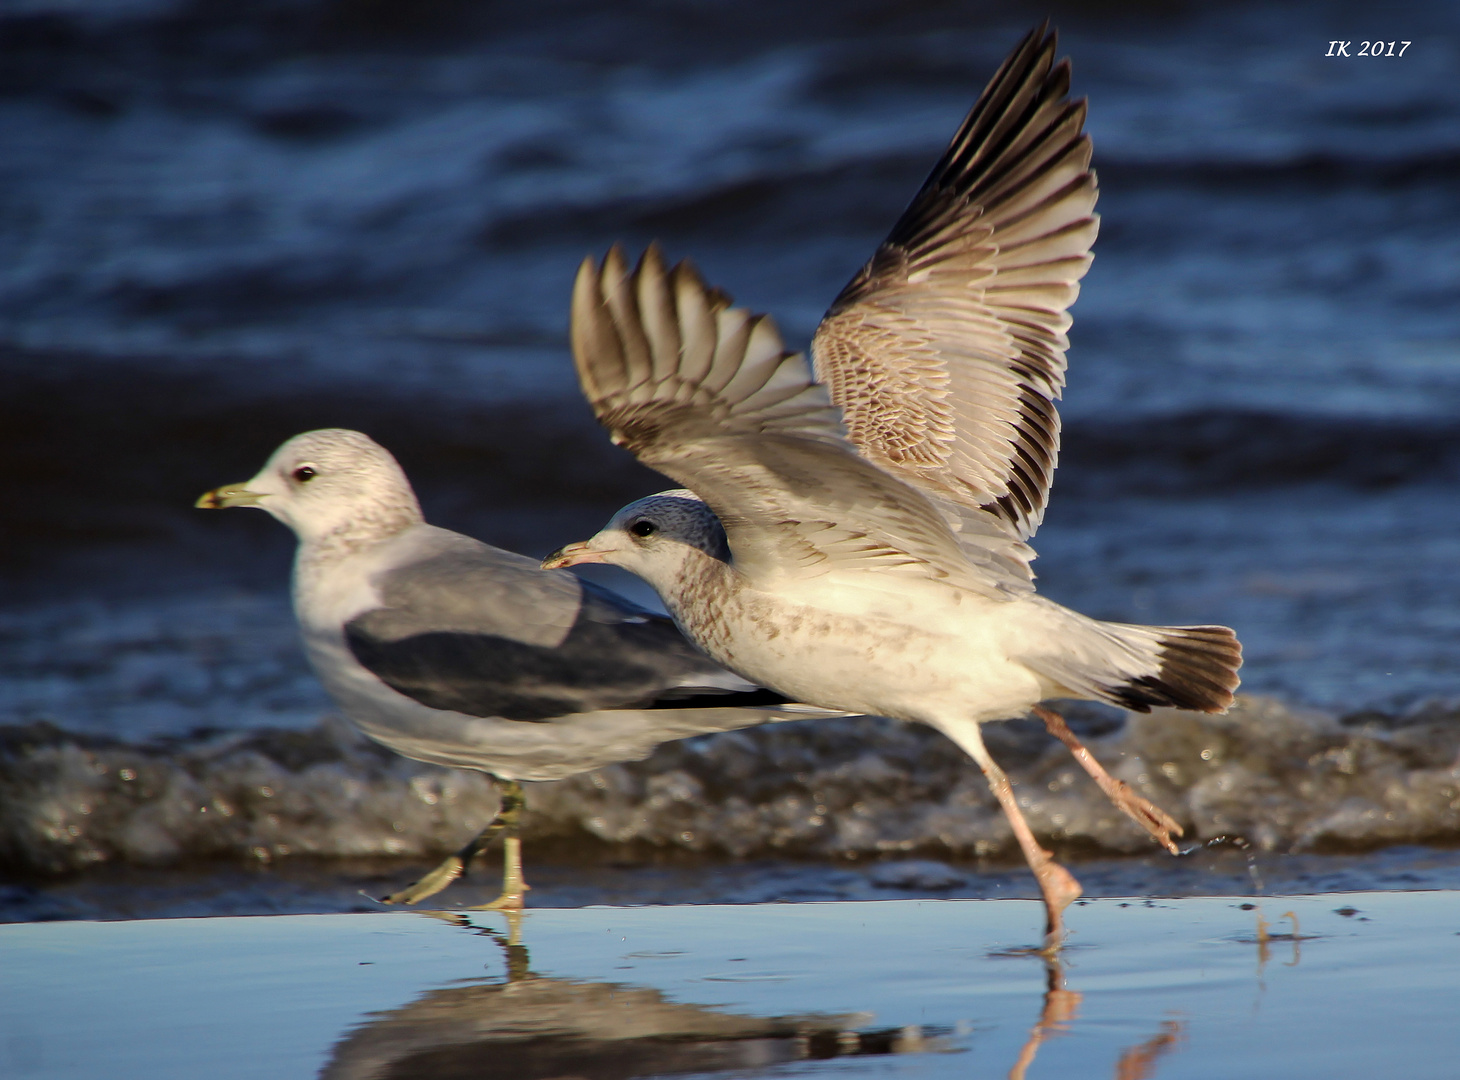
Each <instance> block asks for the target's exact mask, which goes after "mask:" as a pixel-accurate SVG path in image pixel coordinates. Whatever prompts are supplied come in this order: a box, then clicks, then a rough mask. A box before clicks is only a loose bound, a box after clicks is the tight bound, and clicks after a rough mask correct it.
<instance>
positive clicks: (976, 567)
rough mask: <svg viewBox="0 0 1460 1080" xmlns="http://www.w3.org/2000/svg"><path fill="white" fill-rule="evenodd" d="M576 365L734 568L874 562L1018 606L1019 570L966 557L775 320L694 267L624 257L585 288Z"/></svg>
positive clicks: (614, 425)
mask: <svg viewBox="0 0 1460 1080" xmlns="http://www.w3.org/2000/svg"><path fill="white" fill-rule="evenodd" d="M572 342H573V358H574V362H575V363H576V364H577V368H578V377H579V381H580V382H581V383H582V385H583V392H584V394H585V395H586V396H587V398H588V401H589V404H591V405H592V406H593V411H594V413H595V414H596V415H597V416H598V419H599V422H600V423H602V424H603V426H604V427H606V428H607V429H608V430H609V432H610V434H611V435H612V437H613V441H614V442H615V443H617V444H618V445H620V446H622V447H624V448H626V449H628V450H629V451H631V452H632V453H633V454H634V455H635V456H636V457H637V458H638V459H639V460H640V461H642V462H643V463H644V464H646V465H648V466H650V467H651V468H654V469H657V470H658V471H660V472H662V473H664V474H665V475H666V476H669V477H672V478H673V479H674V480H676V481H678V482H679V483H681V484H683V485H685V486H686V487H688V488H691V489H692V490H694V491H695V492H696V493H697V494H698V495H699V496H700V497H701V498H703V499H704V500H705V502H706V503H708V504H709V506H710V508H711V509H713V510H714V511H715V513H716V514H717V515H718V516H719V518H720V520H721V522H722V523H723V524H724V526H725V531H726V535H727V537H728V538H729V541H730V548H731V551H732V552H733V553H734V557H735V564H736V566H737V567H738V568H740V569H741V570H742V571H743V572H745V573H747V574H750V575H752V576H754V575H757V574H766V575H785V574H804V575H816V574H821V573H826V572H829V571H832V570H835V569H838V568H850V567H853V566H858V567H866V566H877V567H879V568H883V569H887V570H890V571H892V572H893V573H899V574H911V575H914V576H918V577H922V578H925V579H933V580H938V581H948V582H951V583H956V584H957V585H958V586H959V587H960V588H964V589H968V590H971V591H975V592H978V593H982V594H984V595H988V596H991V597H1005V596H1008V595H1009V593H1010V590H1009V589H1008V588H1007V587H1006V586H1004V585H1003V584H1002V581H1003V580H1004V579H1005V578H1007V576H1008V575H1007V569H1006V568H1004V567H1001V566H997V565H996V564H995V560H994V559H993V558H992V557H991V556H990V557H986V558H984V559H983V560H982V562H981V563H980V562H978V561H977V560H974V559H970V558H969V557H968V556H967V555H966V554H965V553H963V552H962V551H961V550H960V548H959V545H958V542H957V540H956V539H955V537H954V535H953V534H952V532H950V531H949V528H948V525H947V522H946V520H945V515H944V514H943V513H942V512H941V511H940V510H939V509H938V508H937V507H936V506H934V504H933V503H932V502H931V501H929V500H928V499H927V498H926V497H924V496H923V495H921V494H920V493H919V492H918V491H917V490H915V489H914V488H912V487H911V486H909V485H908V484H906V483H904V482H903V481H901V480H900V479H899V478H897V477H896V476H893V475H890V474H889V473H888V472H886V471H885V470H883V469H881V468H878V467H877V466H875V465H873V464H872V463H870V462H868V461H867V460H866V459H865V458H863V457H861V456H860V455H859V454H858V453H857V451H856V448H855V447H854V446H853V445H852V444H851V443H850V442H848V441H847V438H846V435H845V433H844V429H843V427H842V420H841V412H840V410H838V409H837V407H836V406H835V405H833V404H832V402H831V399H830V397H829V396H828V394H827V390H826V387H825V386H823V385H822V384H820V383H818V382H817V381H816V379H815V376H814V375H813V374H812V371H811V365H810V364H809V363H807V361H806V358H805V356H804V355H802V354H801V353H792V352H788V351H787V350H786V349H785V347H784V345H783V344H782V342H781V336H780V334H779V332H778V331H777V330H776V327H775V324H774V323H773V322H772V321H771V320H770V319H769V318H767V317H766V316H763V315H755V314H752V313H750V312H748V311H745V310H744V309H742V308H735V307H731V306H729V298H728V297H726V296H725V295H724V294H723V293H721V292H718V291H716V290H711V289H709V288H707V287H706V286H705V284H704V282H703V281H701V280H700V277H699V275H698V274H697V273H696V272H695V271H694V269H693V268H692V267H691V266H689V265H688V264H687V263H680V264H679V265H678V266H676V267H674V268H673V269H672V270H669V269H666V268H665V265H664V260H663V258H662V257H661V256H660V254H659V250H658V248H657V247H650V248H649V250H648V251H647V252H646V253H645V254H644V257H643V259H642V260H641V261H640V263H639V266H638V268H637V269H636V270H634V271H633V272H632V273H630V272H629V269H628V266H627V263H626V262H625V261H624V257H623V252H622V251H621V250H620V249H619V248H617V247H615V248H614V249H613V250H611V251H610V252H609V253H608V256H607V257H606V258H605V259H604V261H603V266H602V267H601V268H600V267H598V266H596V265H595V264H594V261H593V260H592V259H591V258H590V259H587V260H585V261H584V263H583V265H582V266H581V267H580V268H579V271H578V279H577V281H576V282H575V284H574V287H573V314H572Z"/></svg>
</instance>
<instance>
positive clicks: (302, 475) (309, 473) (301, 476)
mask: <svg viewBox="0 0 1460 1080" xmlns="http://www.w3.org/2000/svg"><path fill="white" fill-rule="evenodd" d="M290 475H291V476H293V477H294V479H295V480H297V481H298V482H299V483H301V484H304V483H308V482H309V481H310V480H313V479H314V478H315V477H316V476H318V475H319V473H318V472H316V471H315V469H314V466H313V465H301V466H299V468H297V469H295V470H294V472H293V473H291V474H290Z"/></svg>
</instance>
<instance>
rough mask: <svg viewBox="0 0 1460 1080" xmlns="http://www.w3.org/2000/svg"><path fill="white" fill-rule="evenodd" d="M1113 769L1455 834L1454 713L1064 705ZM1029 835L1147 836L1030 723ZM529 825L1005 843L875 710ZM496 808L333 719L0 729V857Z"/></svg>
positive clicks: (288, 846)
mask: <svg viewBox="0 0 1460 1080" xmlns="http://www.w3.org/2000/svg"><path fill="white" fill-rule="evenodd" d="M1071 716H1072V719H1073V722H1074V724H1075V725H1076V726H1077V727H1078V728H1081V729H1083V731H1084V733H1085V737H1086V739H1087V745H1089V746H1090V748H1091V749H1092V750H1093V751H1094V752H1095V754H1096V755H1097V756H1098V757H1099V758H1100V759H1101V760H1102V761H1104V762H1105V763H1106V764H1107V766H1108V767H1109V768H1110V771H1111V773H1112V774H1113V775H1115V776H1116V777H1118V778H1120V779H1123V780H1125V781H1127V782H1128V783H1130V784H1131V785H1132V787H1134V788H1135V789H1136V790H1137V791H1139V792H1140V793H1142V794H1143V795H1145V796H1147V797H1148V798H1151V799H1152V800H1154V801H1155V802H1157V803H1158V804H1159V805H1161V806H1162V807H1164V808H1165V809H1166V810H1167V811H1169V812H1170V813H1171V814H1172V815H1173V816H1174V817H1175V818H1176V819H1177V820H1178V821H1179V822H1180V823H1181V824H1182V826H1183V827H1184V828H1185V829H1186V838H1185V839H1186V841H1188V842H1190V843H1192V844H1201V843H1205V842H1210V841H1214V840H1218V839H1220V838H1227V839H1229V840H1231V841H1233V842H1236V843H1240V844H1244V845H1250V846H1251V847H1253V848H1255V849H1257V850H1261V851H1270V852H1331V851H1342V850H1362V849H1368V848H1375V847H1380V846H1384V845H1389V844H1399V843H1411V842H1419V841H1437V840H1438V841H1445V840H1449V841H1453V840H1454V839H1455V838H1456V836H1457V835H1460V712H1457V711H1456V710H1455V709H1453V708H1446V707H1441V706H1438V705H1432V706H1430V707H1428V708H1424V709H1420V710H1417V711H1414V712H1412V713H1410V714H1407V715H1403V716H1393V715H1384V714H1379V713H1359V714H1355V715H1351V716H1345V717H1341V718H1336V717H1333V716H1330V715H1327V714H1322V713H1317V712H1311V711H1299V710H1292V709H1288V708H1285V707H1284V706H1282V705H1280V704H1278V703H1276V702H1274V701H1271V700H1267V699H1262V698H1245V699H1242V700H1241V702H1240V704H1239V705H1238V706H1237V707H1235V708H1234V709H1233V710H1232V711H1231V712H1230V713H1229V714H1227V715H1225V716H1205V715H1196V714H1190V713H1180V712H1174V711H1159V712H1155V713H1152V714H1150V715H1148V716H1136V715H1133V716H1130V717H1129V718H1127V719H1125V720H1124V722H1121V721H1120V720H1119V719H1118V718H1114V717H1113V714H1107V713H1099V714H1097V713H1095V712H1093V711H1086V710H1084V709H1083V707H1079V708H1077V709H1072V710H1071ZM986 737H987V740H988V743H989V746H990V749H991V750H992V752H993V753H994V754H995V756H996V757H997V758H999V759H1000V760H1001V761H1002V762H1003V763H1004V764H1005V766H1006V768H1008V770H1009V772H1010V774H1011V776H1012V777H1013V779H1014V783H1015V786H1016V789H1017V790H1018V791H1019V795H1020V802H1021V805H1022V806H1023V807H1024V810H1025V813H1026V815H1027V816H1028V818H1029V820H1030V822H1031V824H1032V825H1033V827H1034V829H1035V831H1036V833H1037V834H1038V835H1039V836H1040V837H1041V838H1042V839H1043V840H1044V841H1045V842H1047V843H1052V844H1054V845H1055V846H1056V847H1059V848H1064V849H1067V850H1074V851H1078V852H1085V853H1089V854H1096V853H1105V854H1132V853H1139V852H1145V851H1148V850H1150V841H1149V840H1148V839H1147V838H1146V836H1145V834H1144V833H1143V832H1141V831H1140V830H1139V829H1138V828H1137V827H1135V826H1134V825H1133V824H1132V823H1131V822H1130V821H1129V820H1128V819H1126V818H1125V817H1124V816H1123V815H1121V814H1120V813H1119V812H1118V811H1116V810H1115V809H1114V808H1113V807H1112V806H1111V805H1110V804H1109V803H1108V802H1107V801H1106V800H1105V798H1104V797H1103V796H1102V795H1101V794H1100V793H1099V792H1098V791H1097V790H1096V789H1095V787H1094V785H1093V784H1092V783H1091V782H1090V781H1089V780H1088V778H1087V777H1086V776H1085V775H1084V774H1083V772H1082V771H1081V770H1080V769H1079V768H1078V767H1077V766H1076V765H1075V764H1074V762H1073V761H1072V760H1071V759H1070V758H1069V756H1068V754H1067V753H1066V752H1065V750H1064V749H1063V748H1062V747H1061V746H1059V745H1058V744H1056V743H1054V742H1053V741H1052V740H1050V739H1049V738H1048V737H1047V736H1046V735H1045V734H1044V732H1043V730H1042V727H1040V726H1038V725H1035V724H1032V723H1030V722H1023V721H1015V722H1009V723H1005V724H994V725H990V726H989V727H987V728H986ZM528 788H529V790H528V809H529V816H528V821H527V825H526V831H525V833H524V835H525V837H526V838H527V839H528V840H529V841H535V840H545V839H549V838H553V839H556V840H558V841H562V842H566V843H568V844H569V845H586V846H588V847H600V846H601V845H644V846H648V847H653V848H679V849H685V850H690V851H697V852H710V853H719V854H727V855H731V856H736V857H751V856H764V855H773V854H778V855H795V856H814V857H823V858H824V857H836V858H861V857H867V856H876V855H879V854H886V853H897V852H917V853H922V854H926V855H936V856H950V857H967V856H991V855H1004V854H1012V853H1013V852H1014V851H1015V848H1014V843H1013V840H1012V837H1011V836H1010V833H1009V828H1008V825H1007V823H1006V821H1005V819H1004V818H1003V816H1002V815H1001V814H1000V812H999V809H998V807H997V805H996V804H995V803H994V801H993V798H992V796H991V795H990V794H989V792H988V789H987V786H986V784H985V783H984V780H983V778H982V776H981V775H980V774H979V772H978V770H977V769H976V768H975V767H974V766H973V765H972V764H971V763H970V762H969V761H968V759H967V758H966V757H965V756H964V754H963V753H962V752H961V751H960V750H958V749H957V747H955V746H954V745H953V744H952V743H950V742H949V741H948V740H946V739H944V738H943V737H942V736H941V735H939V734H937V733H936V732H934V731H932V730H931V729H929V728H925V727H922V726H919V725H908V724H899V723H895V722H892V721H887V720H880V719H868V718H861V719H854V720H840V721H816V722H798V723H787V724H778V725H773V726H770V727H765V728H760V729H756V730H752V731H743V732H732V733H728V734H723V735H716V736H711V737H702V738H696V739H690V740H686V741H684V742H682V743H677V744H670V745H668V746H664V747H661V748H660V749H659V750H658V751H657V752H656V753H655V754H654V755H653V756H651V757H650V758H649V759H647V760H645V761H642V762H635V763H629V764H623V765H617V766H613V767H610V768H605V769H601V770H598V771H596V772H593V773H588V774H584V775H582V776H578V777H574V778H572V779H569V780H565V781H560V782H556V783H544V784H532V785H529V786H528ZM495 808H496V796H495V793H494V791H493V787H492V784H491V781H490V780H489V779H488V778H487V777H485V776H483V775H481V774H478V773H472V772H462V771H454V770H442V769H437V768H434V767H432V766H427V765H423V764H420V763H417V762H413V761H408V760H406V759H404V758H400V757H398V756H396V755H394V754H391V753H389V752H387V751H385V750H383V749H380V748H378V747H376V746H374V745H373V744H371V743H369V742H368V741H366V740H364V739H363V738H361V737H360V736H358V735H357V734H355V733H354V732H353V730H352V729H350V728H349V727H348V726H347V725H345V724H343V723H341V722H339V721H328V722H326V723H323V724H321V725H320V726H319V727H316V728H315V729H313V730H310V731H303V732H299V731H282V730H270V731H256V732H251V733H234V734H212V735H200V736H194V737H190V738H185V739H172V740H165V741H159V742H154V743H152V744H149V745H143V746H138V745H127V744H123V743H118V742H114V741H110V740H103V739H96V738H90V739H88V738H83V737H78V736H76V735H72V734H68V733H66V732H64V731H61V730H60V729H58V728H55V727H53V726H48V725H33V726H30V727H25V728H14V727H12V728H7V729H3V736H0V865H3V866H6V867H9V868H10V869H12V870H17V871H21V870H23V871H26V872H30V873H37V872H39V873H47V874H55V873H65V872H70V871H75V870H79V869H82V868H85V867H87V866H92V865H95V864H97V863H103V862H119V863H139V864H152V865H157V864H168V863H178V862H182V861H186V860H192V859H201V858H219V857H223V858H232V859H239V860H256V861H265V862H268V861H273V860H278V859H284V858H290V857H297V856H325V857H346V856H354V857H358V856H398V857H402V858H411V859H417V860H424V859H429V858H432V857H435V856H437V855H439V854H441V853H444V852H447V851H450V850H454V849H455V848H457V847H459V846H460V845H461V844H462V843H463V842H464V841H465V839H466V838H467V837H468V836H469V835H470V834H471V833H473V832H474V831H475V830H477V829H480V828H481V827H482V826H483V825H485V823H486V822H487V821H488V820H489V819H490V817H491V815H492V813H493V812H494V811H495Z"/></svg>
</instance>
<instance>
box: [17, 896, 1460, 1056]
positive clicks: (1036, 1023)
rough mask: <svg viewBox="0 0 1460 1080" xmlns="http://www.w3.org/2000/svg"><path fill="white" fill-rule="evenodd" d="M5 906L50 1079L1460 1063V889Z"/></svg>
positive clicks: (27, 1040)
mask: <svg viewBox="0 0 1460 1080" xmlns="http://www.w3.org/2000/svg"><path fill="white" fill-rule="evenodd" d="M1039 918H1040V915H1039V909H1038V905H1037V904H1036V903H1034V902H1032V901H1023V900H1001V901H948V902H938V901H902V902H877V903H836V904H770V905H760V906H744V907H713V906H708V907H667V908H637V909H624V908H602V907H600V908H586V909H576V910H537V911H533V912H531V913H529V914H528V915H527V916H525V917H523V918H522V919H521V920H520V925H519V926H518V927H516V928H515V929H514V928H513V927H511V926H510V925H509V920H508V918H507V917H506V916H503V915H500V914H497V913H472V914H470V915H453V916H438V917H432V916H429V915H425V914H418V913H391V914H375V915H322V916H294V917H282V918H268V919H263V918H214V919H198V920H168V921H139V922H125V923H89V922H69V923H49V924H41V923H31V924H23V925H14V926H6V927H0V951H3V953H4V955H5V957H6V962H5V964H4V966H3V969H0V1002H3V1005H0V1015H3V1016H4V1017H5V1020H4V1026H5V1029H6V1030H5V1032H4V1037H3V1039H0V1072H3V1073H4V1074H5V1075H7V1076H46V1077H54V1078H69V1077H87V1078H92V1077H102V1076H142V1075H145V1076H149V1077H157V1078H163V1077H189V1078H192V1077H198V1076H210V1077H220V1078H221V1077H270V1078H283V1077H293V1076H300V1077H304V1076H315V1075H321V1076H325V1077H352V1078H354V1077H359V1078H364V1077H390V1076H423V1075H433V1076H437V1077H443V1076H445V1077H449V1076H458V1075H468V1074H469V1075H473V1076H506V1075H511V1076H513V1077H514V1078H515V1080H531V1078H533V1077H548V1076H562V1075H579V1076H584V1077H592V1078H597V1077H605V1078H607V1077H615V1078H618V1077H631V1076H655V1075H671V1074H686V1073H694V1074H699V1075H704V1074H714V1073H717V1072H730V1073H733V1074H734V1075H737V1076H751V1075H765V1074H767V1073H769V1072H771V1071H772V1070H773V1071H774V1074H775V1075H798V1076H804V1075H809V1074H811V1073H813V1072H816V1073H826V1072H834V1073H835V1075H854V1076H884V1075H886V1076H898V1077H922V1076H928V1077H937V1076H950V1077H951V1076H957V1077H984V1076H998V1077H1002V1076H1016V1077H1017V1076H1029V1077H1037V1076H1050V1077H1053V1076H1082V1077H1102V1076H1112V1077H1117V1078H1134V1077H1156V1076H1159V1077H1162V1078H1166V1080H1170V1078H1178V1077H1213V1078H1216V1077H1223V1078H1225V1077H1233V1076H1241V1077H1245V1078H1259V1077H1282V1078H1284V1080H1295V1078H1302V1077H1324V1078H1325V1080H1334V1078H1343V1077H1366V1078H1367V1077H1374V1076H1381V1075H1383V1076H1405V1077H1407V1078H1425V1077H1436V1078H1438V1077H1450V1076H1453V1075H1454V1063H1455V1057H1456V1054H1457V1053H1460V1035H1457V1029H1456V1027H1455V1024H1454V1022H1453V1020H1454V1017H1453V1004H1454V1001H1455V1000H1456V995H1457V993H1460V893H1457V892H1453V891H1450V892H1441V891H1436V892H1392V893H1349V894H1340V895H1327V896H1318V897H1311V896H1300V897H1266V898H1261V899H1241V898H1234V897H1219V898H1191V899H1185V900H1167V901H1152V900H1144V901H1142V900H1116V899H1110V900H1092V901H1084V902H1081V903H1080V905H1079V906H1077V907H1076V908H1074V909H1072V911H1071V919H1070V922H1071V927H1072V934H1071V937H1070V945H1069V947H1068V948H1067V949H1066V951H1065V953H1064V959H1063V964H1062V965H1061V966H1058V967H1047V966H1046V965H1045V964H1044V963H1043V962H1042V961H1041V960H1040V959H1039V958H1038V957H1035V956H1033V955H1029V954H1028V953H1026V952H1023V951H1021V947H1023V946H1025V945H1027V944H1030V943H1032V942H1033V941H1034V940H1035V939H1036V937H1037V928H1038V924H1039Z"/></svg>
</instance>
